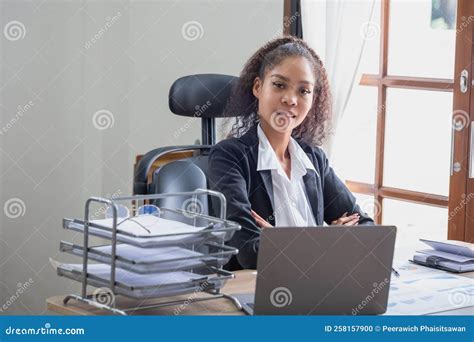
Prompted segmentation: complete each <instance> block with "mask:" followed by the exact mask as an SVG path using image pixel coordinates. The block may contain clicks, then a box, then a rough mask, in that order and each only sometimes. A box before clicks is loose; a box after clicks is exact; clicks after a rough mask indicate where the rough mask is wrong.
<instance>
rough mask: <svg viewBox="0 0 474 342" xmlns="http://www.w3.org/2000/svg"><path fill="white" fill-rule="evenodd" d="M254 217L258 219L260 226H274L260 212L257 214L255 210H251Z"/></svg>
mask: <svg viewBox="0 0 474 342" xmlns="http://www.w3.org/2000/svg"><path fill="white" fill-rule="evenodd" d="M250 212H251V213H252V217H253V218H254V219H255V221H257V224H258V225H259V226H260V228H271V227H273V226H272V225H271V224H270V223H268V222H267V221H265V220H264V219H263V218H262V217H261V216H260V215H259V214H257V213H256V212H255V211H253V210H251V211H250Z"/></svg>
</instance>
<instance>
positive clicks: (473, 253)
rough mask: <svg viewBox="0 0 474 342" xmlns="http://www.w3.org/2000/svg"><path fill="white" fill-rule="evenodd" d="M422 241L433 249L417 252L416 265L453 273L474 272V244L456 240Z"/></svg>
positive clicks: (414, 258) (414, 259)
mask: <svg viewBox="0 0 474 342" xmlns="http://www.w3.org/2000/svg"><path fill="white" fill-rule="evenodd" d="M420 241H422V242H424V243H426V244H427V245H429V246H431V247H432V249H424V250H420V251H417V253H419V254H415V256H414V257H413V261H414V262H415V263H418V264H420V265H425V266H430V267H435V268H439V269H444V270H446V271H451V272H459V273H461V272H470V271H474V244H471V243H467V242H462V241H455V240H446V241H432V240H425V239H420Z"/></svg>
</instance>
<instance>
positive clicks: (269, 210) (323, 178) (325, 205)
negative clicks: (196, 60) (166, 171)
mask: <svg viewBox="0 0 474 342" xmlns="http://www.w3.org/2000/svg"><path fill="white" fill-rule="evenodd" d="M330 101H331V97H330V92H329V85H328V80H327V76H326V72H325V70H324V67H323V65H322V63H321V60H320V59H319V57H318V56H317V55H316V53H315V52H314V51H313V50H312V49H311V48H310V47H309V46H308V45H307V44H306V43H305V42H304V41H302V40H300V39H297V38H294V37H284V38H279V39H275V40H273V41H271V42H269V43H268V44H266V45H264V46H263V47H262V48H260V49H259V50H258V51H257V52H256V53H255V54H254V55H253V56H252V57H251V58H250V59H249V61H248V62H247V63H246V65H245V67H244V69H243V70H242V72H241V75H240V79H239V83H238V84H237V85H236V87H235V88H234V91H233V94H232V96H231V99H230V101H229V103H228V105H227V107H226V112H227V114H228V115H229V116H235V115H234V114H238V115H239V117H238V118H237V121H236V123H235V124H234V126H233V128H232V131H231V136H233V137H232V138H229V139H226V140H224V141H221V142H220V143H219V144H217V145H215V146H214V147H213V148H212V150H211V154H210V157H209V163H210V164H209V167H210V172H209V178H210V186H211V188H212V189H214V190H217V191H220V192H222V193H223V194H224V195H225V197H226V198H227V219H229V220H232V221H235V222H238V223H239V224H240V225H241V226H242V230H240V231H238V232H236V233H235V235H234V237H233V238H232V240H231V241H230V242H229V244H230V245H232V246H234V247H236V248H238V249H239V254H238V255H237V256H236V257H234V258H233V259H232V260H231V261H230V262H229V264H228V265H227V268H228V269H231V270H236V269H242V268H256V265H257V253H258V246H259V238H260V232H261V230H262V229H267V228H269V227H272V226H281V227H296V226H299V227H301V226H317V225H323V223H324V222H326V223H328V224H332V225H335V224H337V225H357V224H373V221H372V219H371V218H370V217H368V216H367V215H366V214H365V213H363V212H362V211H361V209H360V207H359V206H358V205H357V204H356V202H355V198H354V196H353V195H352V194H351V193H350V191H349V190H348V189H347V188H346V186H345V185H344V184H343V183H342V182H341V180H339V178H337V176H336V175H335V174H334V171H333V170H332V169H331V168H330V167H329V164H328V160H327V158H326V156H325V154H324V152H323V151H322V149H320V148H319V147H316V146H317V145H321V143H322V141H323V139H324V135H325V129H326V125H325V124H326V121H327V119H328V118H329V114H330Z"/></svg>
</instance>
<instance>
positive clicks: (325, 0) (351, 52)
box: [301, 0, 380, 157]
mask: <svg viewBox="0 0 474 342" xmlns="http://www.w3.org/2000/svg"><path fill="white" fill-rule="evenodd" d="M375 1H378V0H357V1H354V0H302V1H301V12H302V22H303V38H304V40H305V41H306V42H307V43H308V44H309V45H310V46H311V47H312V48H313V49H314V50H315V51H316V53H317V54H318V55H319V56H320V57H321V59H322V61H323V63H324V65H325V67H326V71H327V73H328V77H329V83H330V87H331V92H332V96H333V114H332V120H331V130H330V134H329V135H328V138H327V140H326V143H325V145H324V150H325V151H326V154H327V155H328V157H330V156H331V155H332V153H333V148H334V143H335V139H336V136H337V135H336V133H337V128H338V124H339V122H340V121H341V119H342V117H343V116H344V111H345V109H346V106H347V103H348V101H349V97H350V95H351V91H352V86H353V85H354V82H358V81H359V80H358V79H356V75H357V71H358V67H359V64H360V60H361V57H362V52H363V50H364V46H365V42H366V41H367V39H373V38H374V35H378V33H379V31H380V30H379V27H378V23H376V22H372V21H371V19H372V15H373V13H374V4H375Z"/></svg>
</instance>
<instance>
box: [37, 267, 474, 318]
mask: <svg viewBox="0 0 474 342" xmlns="http://www.w3.org/2000/svg"><path fill="white" fill-rule="evenodd" d="M234 274H235V279H231V280H229V281H228V282H227V283H226V285H225V286H224V287H223V289H222V293H225V294H228V295H235V294H244V293H252V292H254V290H255V279H256V273H255V271H252V270H243V271H237V272H234ZM463 276H466V277H469V278H474V272H469V273H464V274H463ZM206 296H209V295H207V294H202V293H200V294H186V295H182V296H175V297H172V298H167V299H166V301H171V300H178V299H179V300H182V301H183V302H184V301H185V300H189V301H191V302H192V301H193V299H194V298H200V297H206ZM64 297H65V295H60V296H54V297H51V298H48V299H47V300H46V303H47V306H48V310H50V311H54V312H56V313H58V314H61V315H107V314H109V313H108V312H107V311H104V310H99V309H95V308H93V307H91V306H88V305H87V304H84V303H81V302H78V301H76V300H70V301H69V302H68V304H67V305H65V304H63V299H64ZM160 301H165V300H163V299H161V300H160V299H151V300H147V301H143V302H140V301H137V300H133V299H130V298H124V297H122V296H118V297H117V306H118V308H121V307H136V306H138V305H141V306H146V305H151V304H155V303H159V302H160ZM176 310H178V311H176ZM175 311H176V312H178V313H179V314H180V315H244V313H243V312H242V311H239V310H238V309H237V308H236V307H235V305H234V304H233V303H232V302H231V301H230V300H229V299H225V298H219V299H213V300H209V301H201V302H192V303H191V304H189V305H181V306H180V305H176V306H166V307H160V308H152V309H142V310H138V311H136V312H129V314H130V315H133V314H135V315H175V314H176V312H175ZM436 314H437V315H474V307H472V306H471V307H467V308H459V309H455V310H449V311H443V312H438V313H436Z"/></svg>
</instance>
